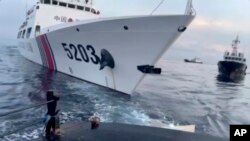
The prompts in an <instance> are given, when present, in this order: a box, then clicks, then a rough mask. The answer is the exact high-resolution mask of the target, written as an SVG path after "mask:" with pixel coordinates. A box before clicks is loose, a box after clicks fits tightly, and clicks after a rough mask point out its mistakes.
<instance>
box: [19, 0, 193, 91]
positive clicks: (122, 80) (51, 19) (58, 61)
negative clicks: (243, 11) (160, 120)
mask: <svg viewBox="0 0 250 141" xmlns="http://www.w3.org/2000/svg"><path fill="white" fill-rule="evenodd" d="M194 17H195V14H194V11H193V8H192V1H191V0H189V1H188V3H187V9H186V12H185V14H183V15H143V16H130V17H109V18H104V17H102V16H101V11H99V10H97V9H95V8H94V6H93V2H92V1H91V0H39V1H38V2H37V3H36V4H35V5H34V6H33V7H32V8H31V9H30V10H29V11H28V12H27V16H26V20H25V21H24V23H23V24H22V26H21V27H20V29H19V33H18V39H19V50H20V53H21V54H22V55H23V56H24V57H26V58H27V59H29V60H31V61H33V62H35V63H38V64H41V65H43V66H45V67H47V68H48V69H50V70H55V71H60V72H62V73H65V74H68V75H71V76H74V77H77V78H80V79H83V80H86V81H89V82H92V83H95V84H98V85H101V86H104V87H108V88H111V89H113V90H116V91H120V92H123V93H126V94H132V92H133V91H134V90H135V88H136V86H137V85H138V84H139V83H140V81H141V80H142V79H143V77H144V76H145V74H146V73H147V72H150V71H145V70H147V69H149V68H147V66H149V65H150V66H153V65H155V64H156V62H157V61H158V60H159V58H160V57H161V56H162V55H163V54H164V53H165V51H166V50H167V49H168V48H169V47H170V45H171V44H172V43H173V42H174V41H175V40H176V39H177V37H179V36H180V35H181V34H182V33H183V32H184V31H185V30H186V28H187V27H188V25H189V24H190V23H191V21H192V20H193V19H194ZM138 68H140V69H138Z"/></svg>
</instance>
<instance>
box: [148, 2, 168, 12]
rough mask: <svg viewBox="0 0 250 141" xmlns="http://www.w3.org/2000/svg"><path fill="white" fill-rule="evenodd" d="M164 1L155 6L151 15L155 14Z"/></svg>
mask: <svg viewBox="0 0 250 141" xmlns="http://www.w3.org/2000/svg"><path fill="white" fill-rule="evenodd" d="M164 1H165V0H162V1H161V2H160V3H159V4H158V5H157V6H156V7H155V9H154V10H153V11H152V12H151V13H150V15H153V14H154V12H155V11H156V10H157V9H158V8H159V7H160V6H161V5H162V4H163V2H164Z"/></svg>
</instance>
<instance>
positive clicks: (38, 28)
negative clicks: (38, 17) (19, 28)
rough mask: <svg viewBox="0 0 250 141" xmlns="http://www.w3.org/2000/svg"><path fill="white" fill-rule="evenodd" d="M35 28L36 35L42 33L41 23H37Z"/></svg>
mask: <svg viewBox="0 0 250 141" xmlns="http://www.w3.org/2000/svg"><path fill="white" fill-rule="evenodd" d="M35 30H36V31H35V36H38V35H40V30H41V27H40V25H37V26H36V29H35Z"/></svg>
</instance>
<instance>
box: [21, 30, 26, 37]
mask: <svg viewBox="0 0 250 141" xmlns="http://www.w3.org/2000/svg"><path fill="white" fill-rule="evenodd" d="M25 32H26V30H23V35H22V38H24V35H25Z"/></svg>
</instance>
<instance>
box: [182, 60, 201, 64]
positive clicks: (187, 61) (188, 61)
mask: <svg viewBox="0 0 250 141" xmlns="http://www.w3.org/2000/svg"><path fill="white" fill-rule="evenodd" d="M184 62H186V63H196V64H202V62H194V61H191V60H188V59H184Z"/></svg>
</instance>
